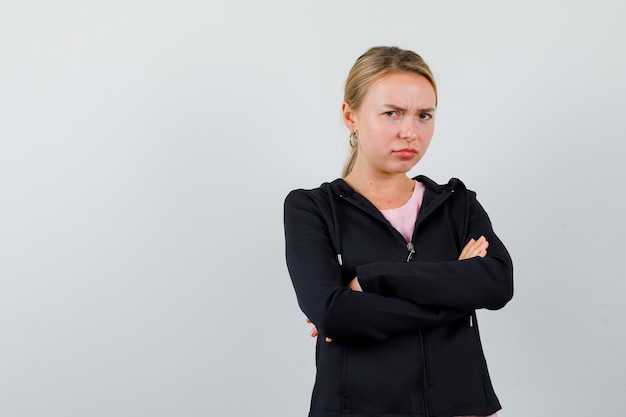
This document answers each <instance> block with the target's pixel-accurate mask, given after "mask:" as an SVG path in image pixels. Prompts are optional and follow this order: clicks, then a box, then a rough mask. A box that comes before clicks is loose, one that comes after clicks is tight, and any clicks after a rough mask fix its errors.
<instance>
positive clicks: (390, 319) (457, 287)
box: [284, 176, 513, 417]
mask: <svg viewBox="0 0 626 417" xmlns="http://www.w3.org/2000/svg"><path fill="white" fill-rule="evenodd" d="M415 179H416V180H417V181H419V182H421V183H423V184H424V185H425V186H426V191H425V193H424V199H423V201H422V205H421V209H420V212H419V215H418V217H417V221H416V227H415V232H414V233H413V239H412V242H410V243H409V244H407V243H406V241H405V239H404V238H403V237H402V235H401V234H400V233H399V232H398V231H397V230H396V229H395V228H394V227H393V226H391V225H390V224H389V222H388V221H387V220H386V219H385V218H384V217H383V215H382V214H381V213H380V212H379V211H378V210H377V209H376V208H375V207H374V206H373V205H372V204H371V203H370V202H369V201H368V200H367V199H365V198H364V197H363V196H361V195H360V194H358V193H357V192H355V191H354V190H353V189H352V188H351V187H350V186H349V185H348V184H347V183H346V182H345V181H343V180H342V179H338V180H335V181H333V182H332V183H324V184H322V185H321V186H320V187H319V188H317V189H314V190H294V191H292V192H291V193H290V194H289V195H288V196H287V198H286V200H285V213H284V215H285V218H284V220H285V240H286V256H287V266H288V269H289V273H290V275H291V279H292V282H293V285H294V288H295V290H296V295H297V298H298V303H299V305H300V307H301V309H302V311H303V312H304V313H305V314H306V316H307V317H308V318H309V319H311V321H312V322H313V323H314V324H315V325H316V326H317V328H318V330H319V332H320V335H321V336H322V337H318V339H317V349H316V364H317V377H316V381H315V387H314V390H313V396H312V400H311V411H310V413H309V416H310V417H339V416H344V415H346V416H347V415H349V416H353V417H377V416H381V417H382V416H386V417H422V416H424V417H425V416H430V417H452V416H466V415H478V416H487V415H490V414H492V413H494V412H496V411H497V410H499V409H500V403H499V402H498V399H497V397H496V395H495V393H494V391H493V388H492V385H491V381H490V378H489V374H488V371H487V365H486V363H485V358H484V355H483V352H482V347H481V344H480V337H479V333H478V327H477V323H476V315H475V310H476V309H480V308H488V309H498V308H501V307H503V306H504V305H505V304H506V303H507V302H508V301H509V300H510V299H511V297H512V295H513V271H512V263H511V258H510V256H509V254H508V252H507V250H506V249H505V247H504V245H503V244H502V242H501V241H500V239H498V237H497V236H496V235H495V234H494V232H493V230H492V227H491V222H490V220H489V218H488V216H487V214H486V212H485V211H484V210H483V208H482V207H481V205H480V204H479V203H478V201H477V200H476V194H475V193H474V192H472V191H469V190H467V189H466V188H465V186H464V184H463V183H462V182H461V181H459V180H458V179H451V180H450V181H449V182H448V184H446V185H438V184H436V183H434V182H433V181H432V180H430V179H429V178H426V177H424V176H419V177H416V178H415ZM481 235H484V236H485V237H486V238H487V241H488V242H489V248H488V250H487V256H486V257H484V258H481V257H475V258H471V259H466V260H463V261H458V260H457V259H458V256H459V254H460V252H461V250H462V249H463V247H464V246H465V244H466V243H467V242H468V241H469V240H470V238H475V239H477V238H478V237H480V236H481ZM355 276H358V279H359V283H360V284H361V287H362V288H363V292H357V291H352V290H350V289H347V288H346V287H345V286H346V284H347V283H349V282H350V281H351V280H352V279H353V278H354V277H355ZM326 336H327V337H330V338H332V340H333V341H332V343H327V342H325V341H324V338H325V337H326Z"/></svg>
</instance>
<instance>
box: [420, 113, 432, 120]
mask: <svg viewBox="0 0 626 417" xmlns="http://www.w3.org/2000/svg"><path fill="white" fill-rule="evenodd" d="M432 118H433V115H432V114H430V113H420V119H422V120H430V119H432Z"/></svg>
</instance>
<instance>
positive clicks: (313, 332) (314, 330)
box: [306, 317, 333, 343]
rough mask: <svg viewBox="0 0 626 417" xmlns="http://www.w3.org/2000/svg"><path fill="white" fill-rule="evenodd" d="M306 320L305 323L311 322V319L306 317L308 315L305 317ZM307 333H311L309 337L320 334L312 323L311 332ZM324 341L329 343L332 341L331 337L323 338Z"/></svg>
mask: <svg viewBox="0 0 626 417" xmlns="http://www.w3.org/2000/svg"><path fill="white" fill-rule="evenodd" d="M306 322H307V323H309V324H313V323H311V320H309V318H308V317H307V318H306ZM309 334H310V335H311V337H317V336H319V334H320V333H319V332H318V331H317V327H315V325H314V324H313V328H312V329H311V332H310V333H309ZM325 341H326V342H327V343H331V342H332V341H333V339H331V338H330V337H327V338H326V339H325Z"/></svg>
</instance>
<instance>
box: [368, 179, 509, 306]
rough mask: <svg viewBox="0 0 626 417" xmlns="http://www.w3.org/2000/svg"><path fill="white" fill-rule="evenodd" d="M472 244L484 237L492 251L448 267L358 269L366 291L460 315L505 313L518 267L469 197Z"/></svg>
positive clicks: (398, 265) (370, 266) (447, 263)
mask: <svg viewBox="0 0 626 417" xmlns="http://www.w3.org/2000/svg"><path fill="white" fill-rule="evenodd" d="M467 199H468V202H467V207H468V215H467V217H466V222H467V224H466V225H467V229H466V230H467V233H465V238H466V241H465V242H464V244H465V243H467V241H469V239H470V238H474V239H477V238H479V237H480V236H481V235H482V236H485V237H486V238H487V241H488V242H489V248H488V249H487V256H486V257H484V258H481V257H475V258H471V259H466V260H462V261H458V260H454V261H445V262H431V263H429V262H419V261H415V262H408V263H406V262H404V263H387V262H379V263H372V264H367V265H361V266H359V267H357V276H358V279H359V284H360V285H361V287H362V288H363V291H365V292H369V293H374V294H379V295H385V296H390V297H400V298H402V299H405V300H408V301H410V302H412V303H415V304H418V305H422V306H438V307H443V308H452V309H460V310H473V309H479V308H488V309H492V310H495V309H498V308H502V307H503V306H504V305H505V304H506V303H507V302H508V301H509V300H510V299H511V298H512V297H513V264H512V262H511V257H510V256H509V253H508V251H507V250H506V248H505V247H504V245H503V244H502V242H501V241H500V239H499V238H498V237H497V236H496V234H495V233H494V232H493V229H492V226H491V221H490V220H489V217H488V216H487V213H486V212H485V210H484V209H483V208H482V206H481V205H480V203H479V202H478V201H477V200H476V195H475V193H474V192H471V191H467Z"/></svg>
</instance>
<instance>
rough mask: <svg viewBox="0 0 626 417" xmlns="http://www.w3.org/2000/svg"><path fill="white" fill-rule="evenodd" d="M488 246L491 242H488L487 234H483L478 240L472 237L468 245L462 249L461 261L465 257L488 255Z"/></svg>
mask: <svg viewBox="0 0 626 417" xmlns="http://www.w3.org/2000/svg"><path fill="white" fill-rule="evenodd" d="M488 247H489V242H487V239H486V238H485V236H481V237H479V238H478V239H477V240H475V239H473V238H472V239H470V240H469V242H467V245H465V247H464V248H463V250H462V251H461V254H460V255H459V261H462V260H463V259H470V258H474V257H476V256H480V257H481V258H484V257H485V256H487V248H488Z"/></svg>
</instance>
